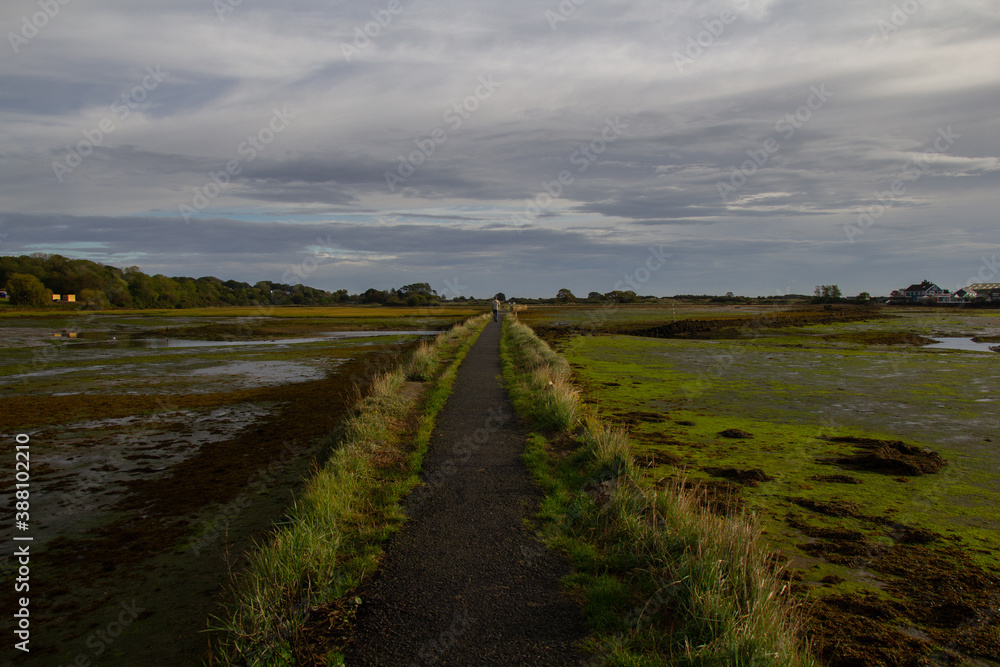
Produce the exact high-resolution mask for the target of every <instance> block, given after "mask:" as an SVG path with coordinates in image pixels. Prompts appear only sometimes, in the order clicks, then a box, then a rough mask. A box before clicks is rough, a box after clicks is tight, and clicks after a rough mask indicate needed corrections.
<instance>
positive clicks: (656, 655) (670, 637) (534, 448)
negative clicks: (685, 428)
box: [501, 319, 815, 667]
mask: <svg viewBox="0 0 1000 667" xmlns="http://www.w3.org/2000/svg"><path fill="white" fill-rule="evenodd" d="M501 350H502V355H503V364H504V375H505V378H506V380H507V382H508V386H509V387H510V389H511V396H512V399H513V400H514V403H515V406H516V407H517V409H518V411H519V412H520V414H522V416H524V417H526V418H527V419H528V420H529V423H530V424H531V426H532V427H533V428H534V429H535V431H536V432H535V433H533V434H532V435H531V437H529V444H528V448H527V451H526V454H525V459H526V461H527V462H528V464H529V466H530V467H531V469H532V471H533V473H534V475H535V477H536V480H537V481H538V482H539V483H540V484H541V486H542V487H543V488H544V490H545V491H546V494H547V496H546V499H545V501H544V502H543V503H542V507H541V511H540V513H539V518H540V520H541V521H542V527H541V532H542V534H543V535H544V536H545V538H546V540H547V541H548V543H549V544H551V545H553V546H557V547H560V548H563V549H565V550H566V551H567V552H568V553H569V554H570V556H571V558H572V560H573V562H574V564H575V566H576V569H577V572H576V574H574V575H571V577H569V578H568V580H567V583H568V584H569V585H570V586H572V587H576V588H579V589H580V590H581V591H582V592H583V594H584V596H585V600H586V602H585V607H584V612H585V614H586V615H587V618H588V621H589V624H590V627H591V630H592V638H593V639H592V648H593V649H594V651H595V652H596V653H598V654H600V655H601V656H602V657H603V658H604V659H605V660H606V664H609V665H646V664H672V665H721V664H725V665H785V666H787V667H798V666H807V665H814V664H815V662H814V661H812V659H811V658H809V657H808V655H807V653H808V652H807V650H806V647H805V646H804V645H803V642H802V640H801V639H800V637H801V634H802V625H801V621H800V619H799V615H798V612H797V609H795V607H794V605H793V603H792V601H791V598H790V595H789V591H788V589H787V587H786V586H785V585H783V583H782V581H781V570H780V568H779V567H776V566H775V565H774V564H773V563H772V562H771V561H770V559H769V557H768V555H767V553H766V551H765V550H764V548H763V546H762V544H761V542H760V532H761V530H760V526H759V525H758V524H757V522H756V520H755V518H754V517H753V516H748V515H741V516H727V517H720V516H716V515H714V514H711V513H710V512H709V511H707V510H706V509H704V503H703V502H702V501H703V499H702V498H701V497H700V493H701V492H700V491H699V490H698V489H697V488H695V489H691V488H690V486H689V485H686V484H685V483H684V482H683V480H680V481H678V482H677V483H675V484H674V485H672V486H670V487H668V488H667V489H655V488H650V487H649V486H644V485H641V484H640V483H639V479H640V474H639V471H638V470H637V469H636V466H635V463H634V460H633V456H632V445H631V443H630V441H629V438H628V434H627V432H625V431H624V430H622V429H621V428H618V427H612V426H608V425H606V424H604V423H602V422H601V421H600V420H599V419H597V418H596V416H594V414H592V413H591V412H588V410H587V409H586V406H584V405H583V403H582V401H581V399H580V396H579V393H578V392H577V391H576V390H575V389H574V388H573V385H572V381H571V377H570V368H569V365H568V364H567V362H566V361H565V360H564V359H562V358H561V357H559V355H557V354H556V353H555V352H554V351H553V350H551V349H550V348H549V347H548V345H546V344H545V343H544V342H543V341H541V340H539V339H538V338H537V337H536V336H535V335H534V332H532V331H531V330H530V329H529V328H528V327H526V326H524V325H523V324H521V323H519V322H516V321H513V320H511V319H508V320H505V322H504V338H503V341H502V343H501ZM567 440H569V441H570V442H571V444H572V449H571V450H570V451H569V452H567V451H566V450H567V446H566V441H567ZM557 445H558V446H557Z"/></svg>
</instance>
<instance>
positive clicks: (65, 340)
mask: <svg viewBox="0 0 1000 667" xmlns="http://www.w3.org/2000/svg"><path fill="white" fill-rule="evenodd" d="M438 333H440V332H438V331H326V332H323V333H321V334H319V335H317V336H304V337H300V338H272V339H268V340H186V339H181V338H145V337H142V336H131V335H129V334H111V333H105V332H95V333H83V334H80V335H78V336H74V337H73V338H70V337H68V336H64V335H62V334H59V333H56V334H53V335H52V340H53V341H55V342H57V343H59V344H61V345H62V346H63V347H66V348H90V349H94V348H98V349H116V348H119V349H120V348H130V349H140V350H158V349H164V348H184V347H234V346H238V347H243V346H253V345H297V344H301V343H322V342H326V341H335V340H343V339H347V338H374V337H377V336H434V335H437V334H438Z"/></svg>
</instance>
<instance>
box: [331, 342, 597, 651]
mask: <svg viewBox="0 0 1000 667" xmlns="http://www.w3.org/2000/svg"><path fill="white" fill-rule="evenodd" d="M499 345H500V328H499V326H498V325H497V324H493V323H490V324H489V325H488V326H487V328H486V330H485V331H484V332H483V334H482V336H481V337H480V338H479V340H478V341H477V342H476V344H475V345H474V346H473V348H472V349H471V350H470V352H469V355H468V357H466V359H465V361H464V362H463V363H462V366H461V367H460V369H459V371H458V376H457V378H456V382H455V388H454V392H453V393H452V395H451V397H450V398H449V400H448V402H447V404H446V405H445V407H444V408H443V409H442V410H441V412H440V413H439V415H438V420H437V426H436V428H435V430H434V434H433V436H432V438H431V443H430V448H429V450H428V453H427V455H426V457H425V459H424V474H423V479H424V482H425V484H424V485H423V486H421V487H420V488H418V489H417V490H416V491H414V493H413V494H411V496H410V497H409V499H408V501H407V505H406V511H407V514H408V515H409V517H410V520H409V521H408V522H407V524H406V525H405V526H404V527H403V529H402V530H401V531H400V532H399V533H398V534H397V535H396V536H395V537H394V538H393V539H392V541H391V542H390V544H389V546H388V548H387V552H386V557H385V560H384V561H383V564H382V566H381V568H380V570H379V572H378V573H377V574H376V576H375V578H374V579H373V581H372V582H371V583H370V584H368V585H367V586H366V587H364V588H363V589H362V590H361V591H359V593H358V594H359V595H360V597H361V598H362V600H363V604H362V605H361V607H360V609H359V611H358V616H357V625H356V629H355V634H354V639H353V642H352V644H351V645H350V646H348V648H347V651H346V659H347V660H346V661H347V664H348V665H350V666H351V667H354V666H355V665H423V664H428V665H429V664H435V665H570V664H579V663H581V662H583V657H582V655H581V654H580V653H578V652H577V649H576V644H577V643H578V642H579V641H580V640H582V639H583V637H584V635H585V630H584V626H583V621H582V616H581V612H580V608H579V605H578V604H577V603H576V602H575V601H574V600H572V599H571V598H570V597H568V596H567V595H566V594H565V593H563V592H561V591H560V585H559V579H560V577H561V576H562V575H564V574H566V573H568V572H569V566H568V565H567V564H566V561H565V559H564V558H562V557H561V556H559V555H557V554H555V553H552V552H549V551H547V550H546V549H545V548H544V547H543V546H542V545H541V544H540V543H539V542H538V540H537V539H535V538H534V536H533V535H532V534H531V533H530V532H529V531H528V530H526V529H525V527H524V519H525V518H527V517H530V516H531V514H532V513H533V511H534V509H535V507H536V505H537V502H538V500H539V499H540V492H539V491H538V490H537V489H536V488H535V487H534V486H533V484H532V483H531V480H530V477H529V475H528V471H527V469H526V468H525V465H524V463H523V462H522V461H521V458H520V455H521V452H522V450H523V445H524V434H523V433H522V432H521V431H520V429H519V428H518V425H517V422H516V420H515V419H514V416H513V408H512V406H511V404H510V399H509V397H508V395H507V392H506V390H505V389H504V388H503V387H502V385H501V383H500V379H499V376H500V355H499Z"/></svg>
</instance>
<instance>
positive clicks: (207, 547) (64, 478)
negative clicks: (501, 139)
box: [0, 337, 415, 665]
mask: <svg viewBox="0 0 1000 667" xmlns="http://www.w3.org/2000/svg"><path fill="white" fill-rule="evenodd" d="M414 340H415V339H413V338H412V337H411V338H410V339H409V340H408V341H404V342H403V343H399V342H394V343H388V341H387V342H386V343H385V344H380V343H378V342H375V343H371V344H366V345H365V346H364V347H357V346H352V347H350V348H346V347H337V346H331V347H329V348H327V347H319V348H310V349H308V350H306V349H300V350H296V351H287V350H286V351H278V352H268V353H267V354H268V355H271V356H272V357H273V356H275V355H276V356H278V357H280V356H281V355H286V356H288V357H289V358H290V359H292V360H287V359H286V360H282V359H267V360H265V359H263V358H262V359H261V360H260V361H256V360H252V361H247V358H245V357H243V358H241V357H239V355H235V356H234V357H233V358H232V360H229V361H227V360H226V357H225V355H222V356H221V357H220V356H219V355H218V354H215V353H213V354H214V356H212V357H211V362H210V364H211V365H210V366H205V362H201V363H202V366H205V368H207V370H205V371H204V372H202V373H192V372H190V370H191V369H192V368H195V369H196V367H197V366H198V363H199V362H198V361H197V359H194V361H192V359H193V358H188V357H184V358H181V357H171V358H172V359H177V361H173V362H170V363H169V364H166V365H165V368H170V367H173V368H175V369H177V368H181V369H183V372H180V373H179V374H178V373H177V372H176V371H175V374H176V375H177V377H174V378H170V377H169V371H168V372H166V373H163V372H162V369H159V367H158V366H156V365H155V364H152V363H147V364H146V365H143V362H142V360H143V359H148V358H143V357H139V356H137V357H135V358H134V360H133V361H134V363H130V364H121V368H122V369H123V370H122V371H120V373H122V374H123V375H122V377H123V378H126V379H127V382H126V381H125V380H123V382H125V385H122V386H119V385H116V384H115V383H114V382H111V381H108V382H104V381H103V380H101V379H99V378H98V379H97V380H92V379H91V378H92V377H93V375H94V374H95V373H99V370H98V371H95V370H94V368H95V367H96V366H95V364H94V361H93V359H91V361H90V362H89V365H88V363H87V362H81V363H80V364H79V366H80V369H81V375H80V377H79V378H77V379H75V380H72V381H66V383H65V384H66V385H67V387H68V389H70V390H72V391H71V392H69V393H67V395H53V393H52V392H51V391H49V390H48V387H47V386H46V385H45V384H44V382H43V380H44V378H42V380H39V379H37V375H30V376H29V375H20V376H8V378H7V381H8V388H9V389H13V390H14V392H16V393H14V392H12V393H13V395H8V396H6V397H5V399H4V410H2V411H0V431H2V432H24V431H29V432H31V433H32V443H33V451H32V454H33V459H34V460H35V461H37V464H36V465H34V466H33V468H32V486H33V489H36V491H35V494H36V497H39V499H40V500H39V502H41V500H42V499H44V503H45V506H46V507H47V509H48V511H47V514H46V516H41V515H39V518H38V519H37V520H36V519H35V513H34V512H33V521H35V526H36V527H35V531H36V534H37V537H36V541H35V542H34V543H33V547H32V564H33V569H32V580H31V605H32V607H31V610H32V644H31V648H32V650H31V653H30V654H29V655H27V656H14V657H15V659H16V661H17V662H16V663H15V664H19V665H20V664H25V665H36V664H37V665H54V664H73V663H74V662H77V663H79V662H80V661H83V662H87V663H88V664H101V665H137V664H144V665H168V664H200V663H201V662H202V661H203V660H204V659H206V656H207V649H208V635H207V634H206V633H205V630H206V629H207V628H208V627H209V625H210V624H211V622H212V621H211V618H212V616H213V615H214V614H216V613H218V611H219V609H220V607H219V605H220V602H221V600H222V598H223V596H224V591H225V589H226V587H227V586H228V583H229V581H230V577H231V574H233V573H235V572H238V571H239V570H240V569H241V568H242V567H243V566H244V564H245V554H246V552H247V550H248V549H249V548H250V547H251V546H252V544H253V543H254V542H255V541H260V540H263V539H266V537H267V534H268V532H269V531H270V529H271V526H272V525H273V522H274V521H275V520H278V519H280V517H281V516H282V514H283V513H284V511H285V510H286V509H287V508H288V507H289V505H290V503H291V502H292V501H293V498H294V494H295V493H296V491H297V490H298V489H299V488H300V487H301V483H302V480H303V479H304V478H305V477H306V476H307V475H308V474H309V472H310V470H311V468H312V466H314V465H316V464H317V463H319V462H321V461H322V460H323V459H324V457H325V456H326V455H327V453H328V450H327V449H326V446H327V445H326V444H325V440H326V437H327V436H328V435H329V434H330V433H331V432H333V431H334V429H335V427H336V425H337V423H338V422H339V421H340V420H341V419H342V417H343V416H344V415H345V413H346V411H347V410H348V409H349V407H350V406H351V405H353V403H354V402H355V401H356V400H357V398H358V396H359V395H360V394H359V392H363V391H364V390H365V388H366V387H367V383H368V382H369V381H370V379H371V378H372V377H373V376H375V375H376V374H377V373H378V372H379V371H380V370H383V369H385V368H388V367H389V366H391V365H393V364H394V363H397V362H398V361H399V360H400V359H402V358H403V356H404V355H405V354H407V353H408V350H409V348H410V347H412V346H413V345H415V342H413V341H414ZM198 358H199V359H200V358H202V357H198ZM204 358H206V359H207V358H208V357H204ZM255 359H256V358H255ZM297 359H302V360H303V361H301V362H300V361H297ZM57 361H59V362H60V363H62V364H64V365H68V366H69V367H72V365H73V363H74V362H73V360H72V359H70V358H68V357H60V358H58V359H57ZM192 364H193V365H192ZM234 364H235V365H237V366H240V365H241V364H242V366H240V368H238V369H236V370H237V371H239V372H231V371H233V370H234V369H233V368H232V366H233V365H234ZM247 364H251V365H253V364H257V365H261V366H263V365H266V366H268V367H269V368H270V367H272V366H273V367H275V368H276V369H277V370H278V371H280V372H277V371H276V373H275V374H274V375H273V377H271V378H270V379H269V378H268V377H256V376H254V377H250V376H251V375H254V374H253V373H251V374H248V373H246V372H244V371H246V370H247V368H244V366H246V365H247ZM289 366H295V367H296V368H298V367H299V366H302V367H303V368H306V367H308V368H309V369H310V372H308V373H297V372H284V371H289V368H288V367H289ZM87 368H89V372H90V373H91V375H90V376H87V375H85V372H86V370H85V369H87ZM296 368H293V369H291V370H292V371H295V370H296ZM142 369H145V372H154V373H155V374H156V375H155V377H154V376H153V375H151V376H150V378H149V382H146V383H144V382H143V372H144V371H143V370H142ZM56 370H59V368H58V367H56ZM164 375H166V376H167V377H166V379H165V378H164ZM247 378H248V381H246V382H241V380H242V379H247ZM160 380H163V381H167V380H169V381H170V382H172V383H174V384H173V385H172V386H174V387H175V388H176V390H177V391H176V392H175V393H172V394H163V393H143V392H144V391H151V392H155V390H156V389H161V388H162V386H161V385H158V384H157V382H158V381H160ZM126 385H127V386H126ZM144 385H146V386H145V387H144ZM102 387H103V392H102ZM223 387H228V390H220V389H221V388H223ZM206 388H207V390H206ZM8 481H9V480H4V481H3V483H2V484H0V495H2V494H9V493H10V492H11V489H10V488H7V487H9V486H10V484H8V483H7V482H8ZM40 507H41V505H40ZM33 509H34V506H33ZM9 567H10V564H9V563H5V571H6V570H9Z"/></svg>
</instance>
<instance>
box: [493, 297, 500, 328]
mask: <svg viewBox="0 0 1000 667" xmlns="http://www.w3.org/2000/svg"><path fill="white" fill-rule="evenodd" d="M493 321H494V322H499V321H500V300H499V299H497V298H496V297H493Z"/></svg>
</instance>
